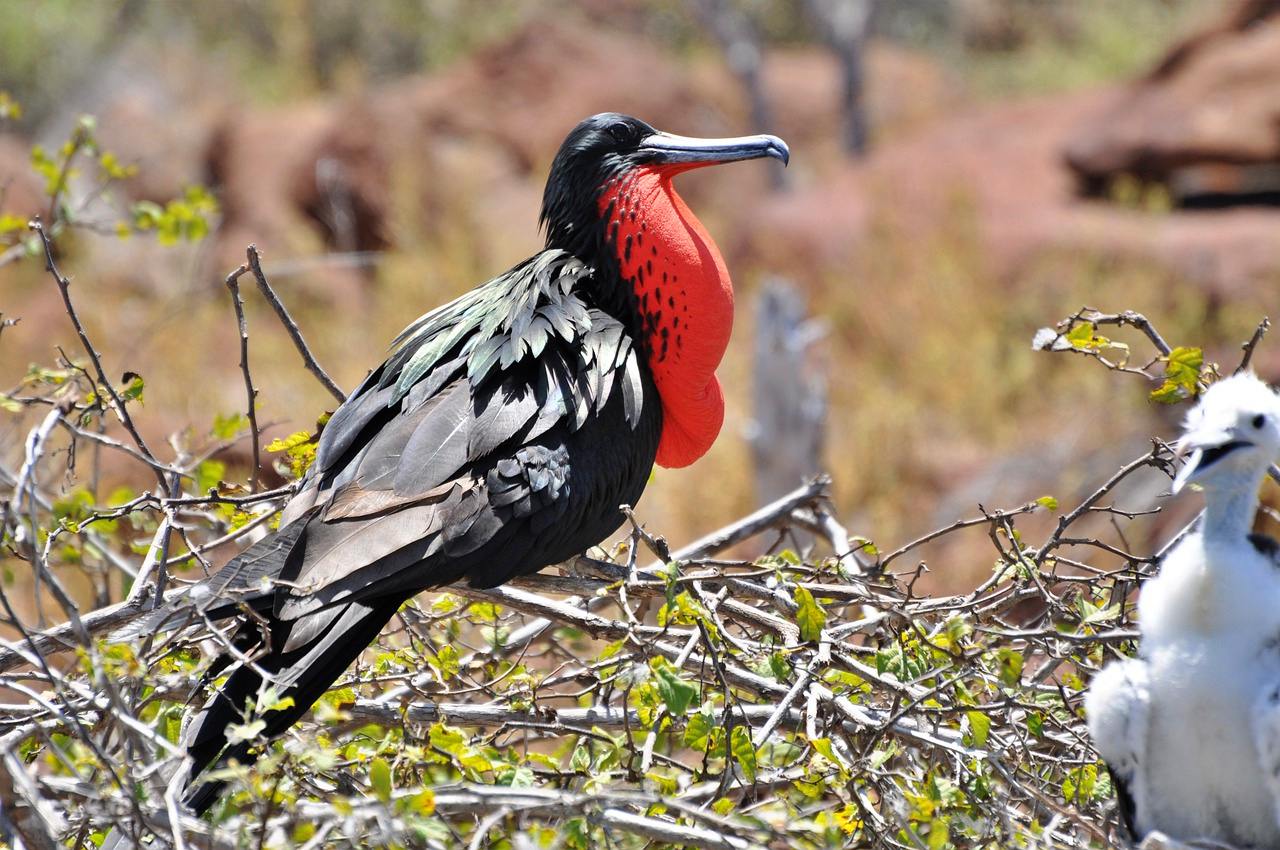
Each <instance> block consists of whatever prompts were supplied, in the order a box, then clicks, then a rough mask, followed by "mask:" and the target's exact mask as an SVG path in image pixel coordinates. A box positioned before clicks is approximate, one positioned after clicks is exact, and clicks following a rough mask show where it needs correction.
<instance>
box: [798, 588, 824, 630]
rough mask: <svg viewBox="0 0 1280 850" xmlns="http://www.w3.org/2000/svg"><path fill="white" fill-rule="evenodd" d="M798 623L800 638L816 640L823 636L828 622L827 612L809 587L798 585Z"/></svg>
mask: <svg viewBox="0 0 1280 850" xmlns="http://www.w3.org/2000/svg"><path fill="white" fill-rule="evenodd" d="M795 597H796V604H797V605H798V606H800V607H799V608H798V609H797V610H796V625H798V626H800V639H801V640H807V641H816V640H818V639H819V638H820V637H822V629H823V627H824V626H826V624H827V612H826V611H823V610H822V606H821V605H819V604H818V601H817V600H816V599H814V598H813V594H812V593H810V592H809V591H808V590H807V589H805V588H803V587H800V586H799V585H797V586H796V590H795Z"/></svg>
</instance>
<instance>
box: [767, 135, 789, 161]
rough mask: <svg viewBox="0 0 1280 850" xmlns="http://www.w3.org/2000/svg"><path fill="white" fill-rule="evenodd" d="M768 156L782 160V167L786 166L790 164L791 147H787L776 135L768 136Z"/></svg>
mask: <svg viewBox="0 0 1280 850" xmlns="http://www.w3.org/2000/svg"><path fill="white" fill-rule="evenodd" d="M769 142H770V148H771V150H770V152H769V153H770V156H772V157H774V158H775V159H779V160H781V161H782V167H783V168H786V167H787V166H788V165H790V164H791V148H789V147H787V143H786V142H784V141H782V139H779V138H778V137H777V136H769Z"/></svg>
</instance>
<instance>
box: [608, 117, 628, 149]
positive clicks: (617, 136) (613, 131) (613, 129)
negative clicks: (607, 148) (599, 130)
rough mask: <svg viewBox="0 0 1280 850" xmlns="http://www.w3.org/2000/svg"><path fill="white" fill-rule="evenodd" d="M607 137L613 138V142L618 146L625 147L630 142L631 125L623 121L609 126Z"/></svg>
mask: <svg viewBox="0 0 1280 850" xmlns="http://www.w3.org/2000/svg"><path fill="white" fill-rule="evenodd" d="M609 135H610V136H613V140H614V141H615V142H617V143H618V144H620V145H625V144H627V143H628V142H630V141H631V125H630V124H627V123H626V122H624V121H618V122H617V123H614V124H610V125H609Z"/></svg>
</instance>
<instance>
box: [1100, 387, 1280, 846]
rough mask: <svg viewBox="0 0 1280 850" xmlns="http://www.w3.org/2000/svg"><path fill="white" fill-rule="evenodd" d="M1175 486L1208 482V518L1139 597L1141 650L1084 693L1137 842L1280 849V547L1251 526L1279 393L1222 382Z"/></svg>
mask: <svg viewBox="0 0 1280 850" xmlns="http://www.w3.org/2000/svg"><path fill="white" fill-rule="evenodd" d="M1178 448H1179V454H1182V455H1184V456H1185V457H1186V460H1185V462H1184V464H1183V466H1182V468H1181V470H1179V472H1178V475H1177V477H1176V478H1175V479H1174V482H1173V492H1175V493H1176V492H1178V491H1179V490H1181V489H1182V487H1183V486H1184V485H1186V484H1190V483H1195V484H1199V485H1200V486H1201V487H1202V488H1203V489H1204V492H1205V512H1204V517H1203V519H1202V520H1201V522H1200V525H1199V527H1198V528H1197V529H1196V530H1195V531H1193V532H1191V533H1190V534H1188V535H1186V537H1184V538H1183V539H1182V540H1181V541H1180V542H1178V544H1177V545H1176V546H1174V547H1173V548H1172V549H1171V550H1170V551H1169V553H1168V554H1167V555H1165V557H1164V558H1163V560H1162V561H1161V563H1160V572H1159V574H1158V575H1157V576H1156V577H1155V578H1153V579H1151V580H1149V581H1147V582H1146V583H1145V584H1144V585H1143V588H1142V595H1141V597H1140V598H1139V600H1138V622H1139V623H1140V625H1141V629H1142V644H1141V651H1140V653H1139V655H1138V657H1136V658H1126V659H1122V660H1119V661H1115V662H1112V663H1110V664H1108V665H1107V666H1106V667H1105V668H1104V669H1103V670H1102V672H1101V673H1099V674H1098V675H1097V677H1096V678H1095V679H1094V681H1093V683H1092V684H1091V685H1090V687H1089V692H1088V695H1087V696H1086V698H1085V710H1086V713H1087V715H1088V720H1089V732H1090V735H1091V736H1092V737H1093V741H1094V744H1095V745H1096V746H1097V748H1098V753H1099V754H1100V755H1101V756H1102V758H1103V760H1104V761H1105V762H1106V764H1107V767H1108V768H1109V769H1110V772H1111V775H1112V778H1113V780H1114V782H1113V785H1114V786H1115V788H1116V792H1117V797H1118V800H1119V808H1120V813H1121V819H1122V821H1123V822H1124V825H1125V826H1126V827H1127V829H1128V831H1129V832H1130V837H1131V838H1132V839H1133V841H1134V842H1135V843H1137V842H1141V841H1142V840H1143V839H1144V838H1146V837H1147V836H1148V835H1149V834H1150V833H1152V832H1161V833H1164V834H1165V835H1167V836H1169V837H1171V838H1173V839H1175V840H1177V841H1180V842H1193V841H1197V842H1198V841H1203V842H1208V843H1211V844H1213V846H1215V847H1216V846H1221V844H1222V843H1226V844H1229V845H1231V846H1235V847H1256V848H1263V847H1280V643H1278V640H1277V639H1278V638H1280V545H1278V544H1277V543H1276V541H1275V540H1273V539H1272V538H1270V537H1267V536H1265V535H1261V534H1251V533H1250V529H1251V528H1252V526H1253V520H1254V516H1255V514H1256V513H1257V509H1258V488H1259V487H1260V486H1261V485H1262V479H1263V477H1264V476H1265V475H1266V474H1267V468H1268V466H1269V465H1270V464H1271V463H1273V462H1274V461H1275V460H1276V459H1277V458H1280V399H1278V398H1277V397H1276V395H1275V393H1273V392H1272V391H1271V389H1270V388H1269V387H1267V385H1266V384H1264V383H1263V382H1262V381H1260V380H1258V379H1257V378H1256V377H1254V376H1253V375H1251V374H1247V373H1246V374H1240V375H1236V376H1233V377H1231V378H1227V379H1226V380H1223V381H1219V382H1218V383H1216V384H1214V385H1213V386H1212V387H1210V388H1209V390H1208V391H1207V392H1206V393H1205V395H1204V397H1203V399H1202V400H1201V402H1200V403H1199V405H1197V406H1196V407H1195V408H1194V409H1193V410H1192V411H1191V413H1190V414H1189V415H1188V417H1187V423H1186V429H1185V433H1184V434H1183V436H1182V439H1181V440H1180V441H1179V444H1178Z"/></svg>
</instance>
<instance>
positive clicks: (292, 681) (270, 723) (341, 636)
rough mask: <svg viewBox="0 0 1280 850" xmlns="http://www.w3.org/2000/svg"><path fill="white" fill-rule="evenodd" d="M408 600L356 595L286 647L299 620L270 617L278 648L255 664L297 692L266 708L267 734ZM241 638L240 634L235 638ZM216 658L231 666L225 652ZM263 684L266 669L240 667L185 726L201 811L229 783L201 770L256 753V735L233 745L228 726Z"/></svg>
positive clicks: (317, 692) (291, 718)
mask: <svg viewBox="0 0 1280 850" xmlns="http://www.w3.org/2000/svg"><path fill="white" fill-rule="evenodd" d="M403 601H404V599H403V598H402V597H399V596H395V597H386V598H381V599H374V600H369V601H367V602H364V603H351V604H349V605H347V606H345V608H344V610H343V611H342V613H341V614H340V615H339V616H338V617H336V618H334V620H333V622H332V624H331V625H330V626H329V627H328V628H326V629H324V630H323V631H321V632H320V633H319V634H318V635H317V636H316V637H315V638H313V639H312V640H311V641H309V642H308V643H306V644H305V645H303V646H301V647H299V648H297V649H294V650H292V651H290V652H287V653H283V652H279V648H280V647H283V646H284V645H285V642H286V641H287V640H288V636H289V632H290V631H291V630H292V629H293V628H294V627H295V626H297V625H298V624H299V623H300V622H302V621H301V620H295V621H290V622H282V621H279V620H275V621H273V622H271V623H270V626H271V631H272V634H271V646H272V647H274V648H275V649H274V650H273V651H271V652H269V653H268V654H267V655H265V656H263V657H261V658H258V659H256V661H255V665H256V667H257V668H259V669H261V670H263V671H264V672H266V673H267V674H268V675H269V676H270V677H271V678H272V679H273V680H276V681H279V682H281V683H283V686H282V687H279V688H278V692H279V694H280V696H281V698H284V697H292V698H293V705H292V706H290V707H289V708H286V709H282V710H279V711H271V712H268V713H266V714H265V715H263V716H262V718H261V719H263V720H265V721H266V724H267V725H266V729H264V730H263V733H262V734H263V736H265V737H267V738H274V737H276V736H277V735H280V734H282V733H283V732H284V731H285V730H286V729H288V728H289V727H290V726H292V725H293V724H294V723H295V722H297V721H298V720H299V719H300V718H301V717H302V716H303V715H304V714H306V713H307V711H308V710H309V709H310V708H311V706H312V705H313V704H314V703H315V701H316V700H318V699H319V698H320V697H321V696H322V695H323V694H324V692H325V691H326V690H328V689H329V686H330V685H332V684H333V683H334V682H335V681H337V679H338V677H339V676H341V675H342V673H343V671H345V670H346V669H347V667H349V666H350V665H351V662H353V661H354V660H355V659H356V657H357V656H358V655H359V654H360V652H361V651H362V650H364V648H365V647H367V646H368V645H369V644H370V643H371V642H372V641H373V639H374V638H375V637H377V635H378V632H379V631H381V630H382V627H383V626H384V625H386V623H387V621H388V620H390V619H391V617H392V616H393V615H394V614H395V612H396V610H397V609H398V608H399V607H400V604H401V603H402V602H403ZM320 613H323V612H320ZM304 619H305V618H304ZM246 628H253V629H254V630H253V631H249V632H246V634H248V635H249V636H250V637H252V638H254V640H253V642H256V627H251V626H246ZM238 637H239V636H238ZM243 642H244V641H243V640H238V641H237V644H240V643H243ZM218 663H222V664H223V666H224V667H225V666H226V665H225V663H224V662H222V661H221V660H220V662H218ZM262 686H263V679H262V676H261V675H259V673H258V671H257V670H256V669H254V667H251V666H248V665H242V666H240V667H238V668H237V669H236V670H235V671H234V672H233V673H232V674H231V676H230V677H229V678H228V679H227V681H226V683H225V684H224V685H223V686H222V688H221V689H220V690H219V691H218V693H216V694H215V695H214V696H213V697H211V698H210V700H209V702H207V703H206V704H205V706H204V708H202V709H201V710H200V713H199V714H198V715H197V716H196V718H195V719H194V720H193V721H192V722H191V725H190V727H189V728H188V730H187V734H186V739H187V740H186V746H187V754H188V756H190V758H191V760H192V769H191V777H192V779H191V783H192V784H189V785H188V791H187V796H186V804H187V805H188V806H189V807H190V808H191V809H192V810H194V811H195V812H196V813H198V814H203V813H204V812H205V811H207V810H208V809H209V807H210V806H212V805H213V804H214V803H215V802H216V801H217V799H218V797H219V795H220V794H221V793H222V789H223V787H224V785H225V784H226V783H225V782H223V781H220V780H213V781H208V782H199V783H198V784H197V783H196V778H197V777H198V776H199V774H201V773H203V772H204V771H206V770H208V769H211V768H217V767H221V766H223V765H225V764H227V763H229V762H230V761H231V760H233V759H234V760H235V761H237V762H239V763H240V764H252V763H253V761H254V760H255V759H257V755H258V754H257V752H256V748H255V747H254V744H253V742H243V743H238V744H233V745H228V743H227V727H228V726H229V725H232V724H237V723H243V722H245V720H246V704H247V705H248V706H249V708H250V709H251V708H252V705H253V704H254V703H255V702H256V700H257V695H258V692H259V689H260V688H261V687H262Z"/></svg>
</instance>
